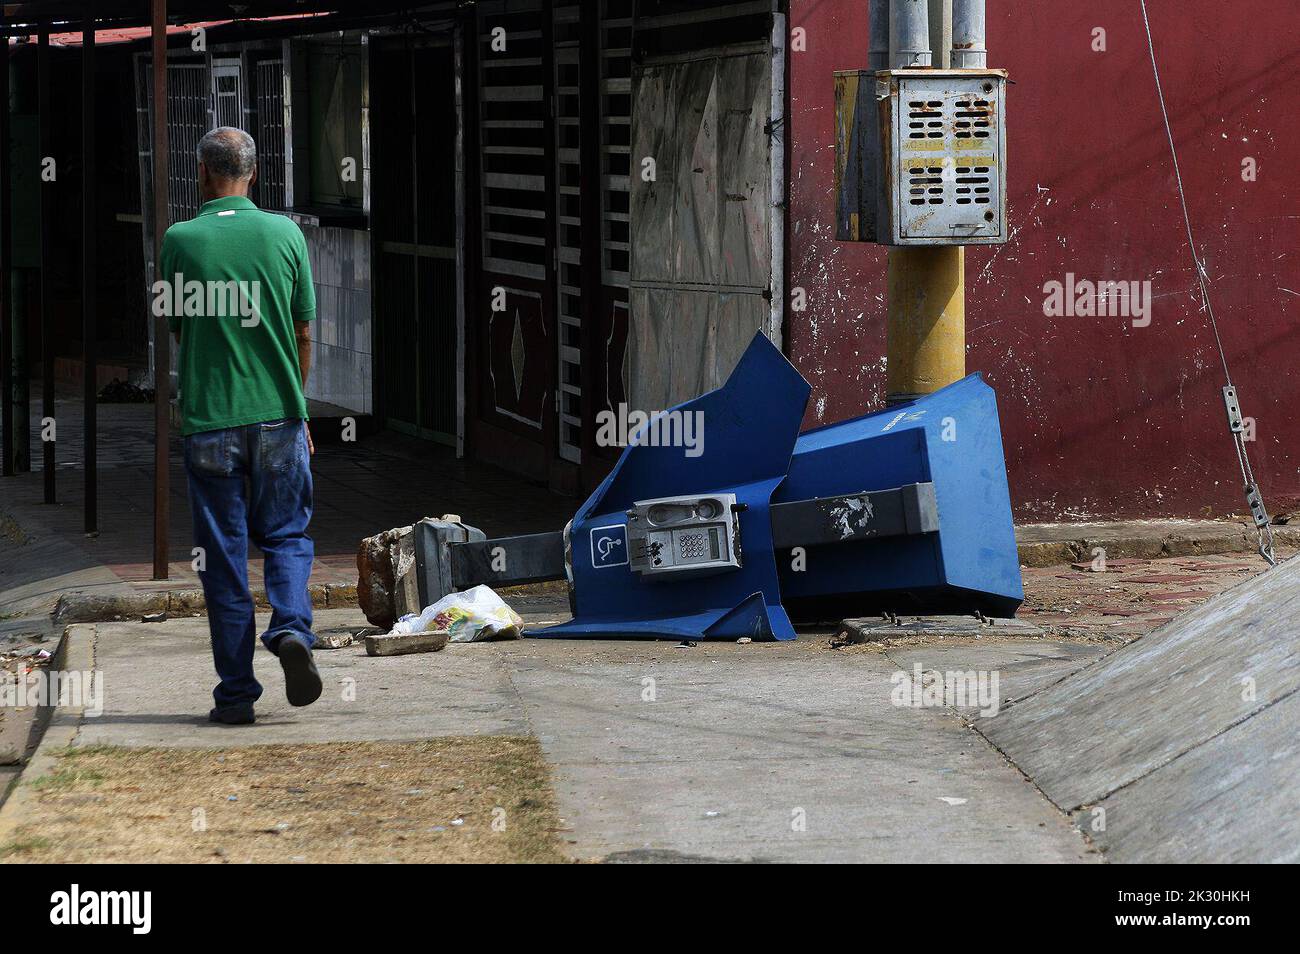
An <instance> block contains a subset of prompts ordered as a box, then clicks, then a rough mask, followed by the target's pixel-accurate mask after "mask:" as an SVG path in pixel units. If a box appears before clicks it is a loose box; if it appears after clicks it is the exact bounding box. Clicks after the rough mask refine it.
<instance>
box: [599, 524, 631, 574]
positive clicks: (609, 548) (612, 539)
mask: <svg viewBox="0 0 1300 954" xmlns="http://www.w3.org/2000/svg"><path fill="white" fill-rule="evenodd" d="M591 565H592V566H593V567H594V568H595V569H597V570H601V569H604V568H605V567H610V566H626V565H627V527H626V526H624V525H623V524H621V523H620V524H614V525H613V526H611V527H593V528H592V530H591Z"/></svg>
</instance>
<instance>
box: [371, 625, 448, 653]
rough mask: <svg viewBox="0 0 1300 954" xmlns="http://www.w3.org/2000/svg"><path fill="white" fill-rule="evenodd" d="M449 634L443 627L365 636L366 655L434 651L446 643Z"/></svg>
mask: <svg viewBox="0 0 1300 954" xmlns="http://www.w3.org/2000/svg"><path fill="white" fill-rule="evenodd" d="M450 638H451V634H450V633H448V632H447V631H446V630H445V629H439V630H432V631H430V632H427V633H405V634H402V635H400V636H367V637H366V655H367V656H405V655H407V654H408V653H436V652H437V651H438V650H440V649H442V648H443V647H444V646H446V645H447V641H448V640H449V639H450Z"/></svg>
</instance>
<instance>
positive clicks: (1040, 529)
mask: <svg viewBox="0 0 1300 954" xmlns="http://www.w3.org/2000/svg"><path fill="white" fill-rule="evenodd" d="M1071 529H1072V528H1071V525H1070V524H1026V525H1021V526H1018V527H1016V536H1017V538H1018V543H1017V549H1018V550H1019V551H1020V562H1021V563H1022V564H1023V565H1024V566H1031V567H1046V566H1064V565H1066V564H1070V563H1080V562H1082V563H1089V562H1091V561H1092V559H1093V557H1094V554H1093V551H1094V550H1096V549H1098V548H1100V549H1103V550H1105V551H1106V559H1108V560H1120V559H1123V560H1160V559H1166V558H1169V557H1196V556H1218V555H1225V554H1233V553H1240V554H1242V555H1246V554H1249V555H1251V556H1257V555H1258V546H1259V543H1258V540H1257V539H1256V537H1255V529H1254V527H1253V526H1248V525H1246V524H1237V523H1211V522H1208V521H1206V522H1200V521H1151V522H1145V521H1133V522H1131V523H1111V524H1080V525H1079V526H1078V528H1077V531H1076V532H1077V533H1078V536H1074V537H1071V538H1067V539H1062V538H1063V537H1065V535H1066V534H1067V533H1070V531H1071ZM1036 536H1051V537H1052V539H1034V537H1036ZM1273 536H1274V539H1275V540H1276V543H1277V545H1278V546H1279V547H1300V527H1293V526H1275V527H1274V528H1273Z"/></svg>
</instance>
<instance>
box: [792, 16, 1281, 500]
mask: <svg viewBox="0 0 1300 954" xmlns="http://www.w3.org/2000/svg"><path fill="white" fill-rule="evenodd" d="M1147 6H1148V9H1149V10H1150V14H1151V25H1152V32H1153V34H1154V37H1155V42H1156V52H1157V56H1158V58H1159V63H1160V67H1161V78H1162V80H1163V82H1164V87H1165V96H1166V98H1167V100H1168V105H1169V111H1170V116H1171V119H1172V122H1173V127H1174V134H1175V139H1176V142H1177V145H1178V149H1179V159H1180V161H1181V163H1182V170H1183V179H1184V183H1185V185H1186V187H1187V192H1188V200H1189V205H1190V209H1191V216H1192V222H1193V226H1194V227H1195V229H1196V237H1197V242H1198V244H1199V245H1200V246H1201V249H1202V254H1203V256H1204V259H1205V262H1206V265H1207V268H1208V271H1209V275H1210V277H1211V279H1212V284H1211V296H1212V300H1213V302H1214V305H1215V310H1216V313H1217V315H1218V318H1219V327H1220V331H1221V333H1222V335H1223V339H1224V345H1225V347H1226V349H1227V353H1228V361H1229V365H1230V367H1231V369H1232V373H1233V376H1234V381H1235V383H1236V384H1237V387H1238V389H1239V391H1240V394H1241V400H1242V404H1243V410H1244V413H1245V414H1246V415H1248V416H1251V417H1254V418H1255V419H1256V422H1257V439H1256V441H1255V442H1253V443H1251V444H1249V445H1248V446H1249V448H1250V450H1251V456H1252V461H1253V463H1254V466H1255V471H1256V476H1257V477H1258V479H1259V482H1260V485H1261V488H1262V490H1263V492H1264V496H1265V500H1266V501H1267V502H1268V504H1269V505H1270V507H1271V509H1272V510H1273V511H1274V512H1282V511H1285V510H1288V509H1293V508H1295V507H1296V505H1297V502H1300V475H1298V473H1297V467H1298V466H1300V454H1298V453H1297V448H1298V447H1300V418H1297V415H1296V413H1295V412H1296V410H1297V407H1298V406H1300V401H1298V400H1297V381H1300V371H1297V367H1298V366H1300V275H1298V274H1297V262H1298V260H1300V188H1298V187H1297V185H1296V183H1297V181H1300V180H1298V179H1297V176H1296V171H1297V170H1298V169H1300V132H1297V128H1298V125H1297V119H1300V115H1298V114H1300V105H1298V104H1300V12H1297V8H1296V4H1295V2H1294V0H1243V2H1240V3H1234V4H1231V5H1225V4H1223V3H1221V2H1217V0H1148V3H1147ZM790 7H791V13H790V24H791V27H792V28H797V27H802V28H803V29H804V31H805V39H806V44H807V49H806V51H804V52H797V51H794V50H792V52H791V54H790V90H791V91H790V100H791V110H790V114H791V123H790V125H791V137H790V142H791V160H790V263H789V269H790V275H789V283H790V285H791V286H792V287H793V286H802V287H803V288H805V289H806V290H807V294H808V308H807V310H806V311H805V312H803V313H795V312H791V313H789V322H788V337H787V351H788V353H789V355H790V357H791V359H792V360H793V361H794V362H795V364H796V365H797V366H798V367H799V369H800V370H801V371H802V372H803V374H804V375H805V376H806V377H807V378H808V379H809V381H810V382H812V385H813V398H812V404H811V409H810V411H809V416H808V420H807V422H806V423H807V424H808V425H814V424H818V423H827V422H831V421H835V420H840V419H842V418H845V417H849V416H852V415H855V414H858V413H861V412H862V411H864V410H869V409H874V408H877V407H879V406H880V405H881V403H882V401H883V398H884V386H885V385H884V382H885V375H884V366H883V362H884V354H885V334H884V314H885V303H884V293H885V275H884V266H885V253H884V250H883V249H882V248H879V247H877V246H872V245H858V244H853V243H842V242H837V241H835V238H834V233H835V229H834V202H835V195H834V185H833V176H834V153H835V143H834V124H833V116H834V100H833V92H832V80H831V73H832V71H833V70H836V69H857V68H862V67H864V66H865V65H866V51H867V2H866V0H791V4H790ZM1206 24H1215V26H1214V27H1213V28H1210V27H1207V26H1205V25H1206ZM1098 27H1100V28H1103V29H1104V30H1105V31H1106V51H1105V52H1094V51H1093V49H1092V45H1093V31H1094V29H1095V28H1098ZM988 44H989V49H990V51H991V52H990V55H989V63H990V65H992V66H998V67H1005V68H1006V69H1008V70H1010V72H1011V78H1012V80H1013V81H1014V83H1015V84H1016V85H1014V86H1012V87H1011V88H1010V90H1009V93H1008V105H1007V112H1008V133H1009V135H1008V151H1009V160H1008V179H1009V184H1010V189H1009V200H1010V219H1011V227H1012V230H1013V235H1014V237H1013V239H1012V241H1011V242H1010V243H1009V244H1007V245H1005V246H1001V247H992V248H970V249H968V250H967V259H966V263H967V264H966V267H967V275H966V278H967V298H966V315H967V318H966V324H967V369H968V370H969V371H981V372H983V373H984V376H985V379H986V380H987V381H988V382H989V383H990V384H991V385H992V386H993V387H994V388H995V389H996V390H997V393H998V403H999V407H1000V409H1001V418H1002V433H1003V440H1004V443H1005V447H1006V454H1007V466H1008V470H1009V472H1010V479H1011V493H1012V500H1013V503H1014V505H1015V509H1016V514H1017V517H1018V518H1019V519H1026V520H1072V519H1088V518H1107V517H1121V516H1123V517H1132V516H1151V517H1154V516H1206V515H1213V516H1221V515H1223V514H1225V513H1244V512H1246V508H1245V504H1244V501H1243V498H1242V494H1241V481H1240V474H1239V471H1238V466H1237V461H1236V456H1235V454H1234V452H1233V450H1232V444H1231V442H1230V440H1229V438H1228V434H1227V428H1226V425H1225V419H1224V412H1223V404H1222V399H1221V396H1220V393H1219V389H1220V387H1221V386H1222V384H1223V381H1222V373H1223V372H1222V368H1221V366H1220V362H1219V358H1218V355H1217V352H1216V350H1215V347H1214V341H1213V336H1212V335H1211V333H1210V331H1209V328H1208V324H1207V321H1206V319H1205V317H1204V315H1203V314H1202V313H1201V312H1200V304H1199V294H1198V292H1197V291H1196V277H1195V272H1194V270H1193V268H1192V265H1191V260H1190V256H1189V254H1188V248H1187V240H1186V234H1185V231H1184V226H1183V220H1182V214H1181V211H1180V209H1179V205H1178V198H1177V192H1176V188H1175V184H1174V175H1173V168H1172V165H1171V163H1170V159H1169V149H1168V143H1167V141H1166V138H1165V132H1164V126H1163V123H1162V121H1161V117H1160V107H1159V104H1158V102H1157V99H1156V93H1155V87H1154V83H1153V80H1152V75H1151V63H1150V59H1149V56H1148V52H1147V45H1146V35H1145V32H1144V29H1143V25H1142V14H1141V8H1140V5H1139V3H1138V0H1090V2H1088V3H1086V4H1082V3H1077V2H1073V0H1071V2H1067V0H1036V2H1034V3H1019V2H1016V3H1009V2H1005V0H989V37H988ZM1245 157H1253V158H1254V159H1255V160H1256V162H1257V164H1258V178H1257V181H1254V182H1246V181H1243V179H1242V162H1243V159H1244V158H1245ZM1067 272H1073V273H1074V274H1075V275H1076V276H1077V278H1078V279H1080V280H1081V279H1084V278H1087V279H1091V280H1107V279H1113V280H1117V281H1118V280H1126V281H1131V280H1136V281H1143V280H1148V279H1149V280H1150V281H1151V282H1152V283H1153V290H1152V294H1153V296H1154V297H1153V304H1152V310H1151V324H1150V326H1149V327H1145V328H1134V327H1131V326H1130V322H1129V319H1127V318H1119V317H1115V318H1109V317H1108V318H1092V317H1088V318H1085V317H1075V318H1069V317H1062V318H1049V317H1046V316H1045V315H1044V310H1043V303H1044V300H1045V297H1046V296H1045V294H1044V291H1043V286H1044V284H1045V283H1046V282H1049V281H1062V282H1063V281H1065V277H1066V273H1067Z"/></svg>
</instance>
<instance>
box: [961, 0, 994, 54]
mask: <svg viewBox="0 0 1300 954" xmlns="http://www.w3.org/2000/svg"><path fill="white" fill-rule="evenodd" d="M984 12H985V11H984V0H952V66H953V69H978V70H982V69H986V68H987V67H988V65H989V55H988V50H987V49H986V48H985V46H984V26H985V23H984Z"/></svg>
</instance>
